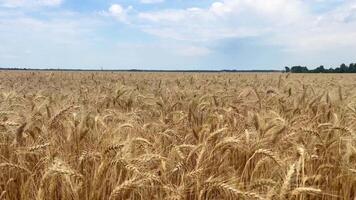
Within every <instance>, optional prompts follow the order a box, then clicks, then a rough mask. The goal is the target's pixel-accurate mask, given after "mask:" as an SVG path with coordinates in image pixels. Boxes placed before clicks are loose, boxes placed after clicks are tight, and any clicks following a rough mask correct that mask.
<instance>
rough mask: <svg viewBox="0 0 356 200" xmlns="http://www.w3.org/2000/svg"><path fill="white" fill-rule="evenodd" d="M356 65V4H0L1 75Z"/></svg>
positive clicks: (244, 0)
mask: <svg viewBox="0 0 356 200" xmlns="http://www.w3.org/2000/svg"><path fill="white" fill-rule="evenodd" d="M350 62H356V0H220V1H217V0H0V66H1V67H11V66H12V67H33V68H87V69H100V68H104V69H130V68H137V69H281V68H283V66H285V65H288V66H291V65H307V66H310V67H316V66H319V65H321V64H323V65H325V66H327V67H329V66H330V67H332V66H333V67H334V66H338V65H339V64H341V63H347V64H348V63H350Z"/></svg>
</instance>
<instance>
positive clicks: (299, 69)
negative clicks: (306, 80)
mask: <svg viewBox="0 0 356 200" xmlns="http://www.w3.org/2000/svg"><path fill="white" fill-rule="evenodd" d="M291 72H292V73H308V72H309V70H308V68H307V67H302V66H294V67H292V68H291Z"/></svg>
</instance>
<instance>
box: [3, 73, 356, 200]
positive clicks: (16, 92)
mask: <svg viewBox="0 0 356 200" xmlns="http://www.w3.org/2000/svg"><path fill="white" fill-rule="evenodd" d="M355 83H356V76H354V75H347V74H339V75H334V74H325V75H312V74H268V73H264V74H263V73H261V74H247V73H246V74H238V73H235V74H228V73H211V74H204V73H201V74H198V73H197V74H194V73H109V72H108V73H104V72H103V73H91V72H1V73H0V91H1V92H0V199H1V200H34V199H36V200H56V199H58V200H101V199H110V200H115V199H145V200H146V199H170V200H179V199H182V200H183V199H187V200H190V199H192V200H195V199H196V200H203V199H246V200H249V199H266V200H267V199H270V200H274V199H276V200H283V199H295V200H306V199H315V200H316V199H322V200H329V199H330V200H334V199H335V200H337V199H342V200H353V199H355V198H356V132H355V131H356V87H355Z"/></svg>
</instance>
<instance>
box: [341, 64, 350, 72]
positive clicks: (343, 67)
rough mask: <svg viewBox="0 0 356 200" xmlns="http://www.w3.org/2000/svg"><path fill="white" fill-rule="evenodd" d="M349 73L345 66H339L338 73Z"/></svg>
mask: <svg viewBox="0 0 356 200" xmlns="http://www.w3.org/2000/svg"><path fill="white" fill-rule="evenodd" d="M348 71H349V67H348V66H346V65H345V64H344V63H342V64H341V65H340V73H347V72H348Z"/></svg>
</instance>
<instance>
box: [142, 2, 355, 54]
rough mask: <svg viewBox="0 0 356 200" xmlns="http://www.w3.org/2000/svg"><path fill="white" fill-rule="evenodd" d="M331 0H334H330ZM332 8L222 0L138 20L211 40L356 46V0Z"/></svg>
mask: <svg viewBox="0 0 356 200" xmlns="http://www.w3.org/2000/svg"><path fill="white" fill-rule="evenodd" d="M327 2H328V3H330V2H331V0H328V1H327ZM338 2H339V4H340V5H339V6H334V7H332V9H331V11H330V10H328V11H326V12H321V13H317V12H313V10H312V7H311V6H313V5H314V6H315V4H322V3H323V2H320V1H318V2H314V3H313V4H312V3H310V2H306V1H304V0H269V1H266V0H222V1H220V2H214V3H212V4H211V6H209V7H208V8H188V9H169V10H161V11H155V12H141V13H139V14H138V15H137V20H136V24H137V25H138V26H139V27H140V28H141V29H142V30H143V31H145V32H147V33H149V34H152V35H156V36H158V37H162V38H171V39H175V40H183V41H186V42H189V41H190V42H198V43H200V44H205V45H206V44H209V43H212V42H214V41H218V40H223V39H228V38H240V39H241V38H246V37H258V38H260V40H261V41H260V42H262V43H265V44H267V45H275V46H280V47H281V48H283V49H284V50H285V51H291V50H293V51H320V50H321V49H325V48H341V47H346V46H353V47H354V48H355V47H356V40H353V39H352V38H356V1H355V0H350V1H338Z"/></svg>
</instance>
